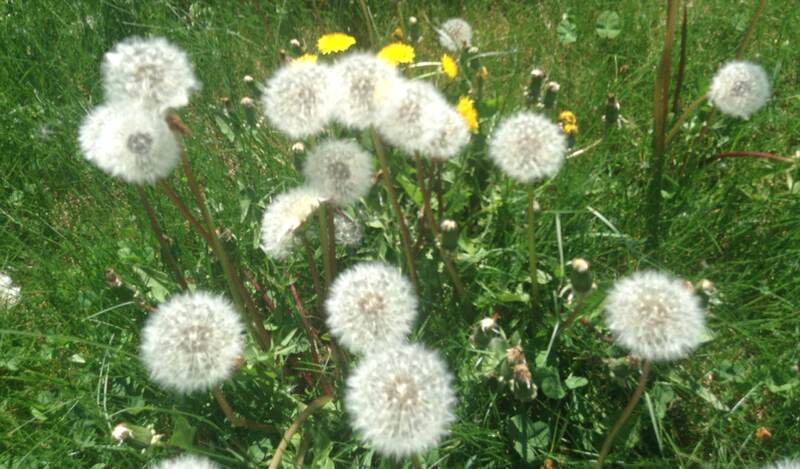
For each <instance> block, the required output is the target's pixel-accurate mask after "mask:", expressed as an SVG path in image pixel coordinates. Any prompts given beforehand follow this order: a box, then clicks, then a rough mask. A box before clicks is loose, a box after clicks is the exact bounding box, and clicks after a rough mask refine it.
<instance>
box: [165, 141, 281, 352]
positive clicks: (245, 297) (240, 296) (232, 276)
mask: <svg viewBox="0 0 800 469" xmlns="http://www.w3.org/2000/svg"><path fill="white" fill-rule="evenodd" d="M181 163H182V165H183V173H184V174H185V175H186V180H187V181H188V183H189V189H191V191H192V194H193V195H194V199H195V202H196V203H197V206H198V207H200V213H201V214H202V215H203V219H204V220H205V222H206V226H207V227H208V234H209V236H210V237H211V243H210V244H211V249H212V251H214V254H215V256H216V257H217V260H218V261H219V263H220V264H221V265H222V271H223V272H224V273H225V280H226V281H227V283H228V288H229V289H230V292H231V296H232V297H233V301H234V303H235V304H236V306H237V307H238V308H239V311H240V312H242V313H243V314H246V315H249V316H250V318H249V319H250V320H249V321H247V323H248V324H250V329H251V331H252V332H253V335H254V336H255V339H256V342H258V345H259V346H260V347H261V349H262V350H265V351H266V350H269V348H270V338H269V333H268V332H267V330H266V329H264V324H263V323H262V321H261V320H260V319H259V317H260V314H259V313H258V309H257V308H256V306H255V302H253V299H252V298H251V297H250V294H249V293H248V291H247V289H246V288H245V286H244V284H243V283H242V279H241V278H240V277H239V274H238V271H237V269H235V268H234V266H233V263H232V262H231V260H230V257H229V256H228V253H227V251H225V247H224V246H223V245H222V242H221V241H220V239H219V236H218V235H217V230H216V228H215V226H214V220H213V218H211V213H210V212H209V210H208V205H207V204H206V199H205V195H204V194H203V190H202V189H201V188H200V185H199V184H198V183H197V179H195V177H194V174H193V173H192V167H191V165H190V164H189V158H188V157H187V156H186V149H185V148H182V149H181Z"/></svg>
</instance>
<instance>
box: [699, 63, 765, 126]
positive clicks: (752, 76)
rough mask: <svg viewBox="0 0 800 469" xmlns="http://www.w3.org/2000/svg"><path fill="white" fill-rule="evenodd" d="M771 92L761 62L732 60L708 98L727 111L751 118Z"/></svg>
mask: <svg viewBox="0 0 800 469" xmlns="http://www.w3.org/2000/svg"><path fill="white" fill-rule="evenodd" d="M769 95H770V87H769V79H768V78H767V74H766V73H765V72H764V69H763V68H761V66H760V65H756V64H754V63H751V62H740V61H734V62H728V63H727V64H725V66H723V67H722V68H721V69H720V70H719V71H718V72H717V74H716V75H714V79H713V80H711V89H710V90H709V92H708V98H709V100H710V101H711V104H713V105H714V106H716V107H717V108H719V110H720V111H722V112H723V113H724V114H727V115H729V116H733V117H739V118H741V119H747V118H749V117H750V115H751V114H753V113H754V112H756V111H758V110H759V109H761V108H762V107H764V105H765V104H767V100H768V99H769Z"/></svg>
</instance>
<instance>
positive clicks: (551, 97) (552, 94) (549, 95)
mask: <svg viewBox="0 0 800 469" xmlns="http://www.w3.org/2000/svg"><path fill="white" fill-rule="evenodd" d="M559 89H561V85H559V84H558V83H557V82H555V81H548V82H547V85H546V86H545V91H544V99H542V104H543V105H544V107H545V109H553V107H555V105H556V96H558V90H559Z"/></svg>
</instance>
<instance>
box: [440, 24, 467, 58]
mask: <svg viewBox="0 0 800 469" xmlns="http://www.w3.org/2000/svg"><path fill="white" fill-rule="evenodd" d="M439 44H441V45H442V47H444V48H445V49H447V50H449V51H450V52H461V51H462V50H464V49H465V48H467V47H469V46H471V45H472V26H470V25H469V23H467V22H466V21H464V20H463V19H461V18H450V19H449V20H447V21H445V22H444V23H442V25H441V26H440V27H439Z"/></svg>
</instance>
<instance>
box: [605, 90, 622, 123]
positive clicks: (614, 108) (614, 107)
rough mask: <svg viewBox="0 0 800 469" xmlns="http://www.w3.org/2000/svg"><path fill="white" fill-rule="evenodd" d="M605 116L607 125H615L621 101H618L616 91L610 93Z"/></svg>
mask: <svg viewBox="0 0 800 469" xmlns="http://www.w3.org/2000/svg"><path fill="white" fill-rule="evenodd" d="M604 117H605V121H606V125H608V126H612V125H615V124H616V123H617V120H618V119H619V102H618V101H617V97H616V95H614V93H608V100H607V101H606V113H605V116H604Z"/></svg>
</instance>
